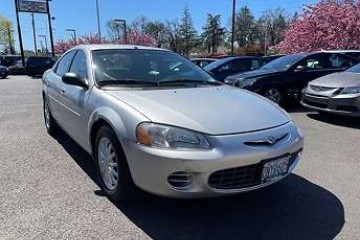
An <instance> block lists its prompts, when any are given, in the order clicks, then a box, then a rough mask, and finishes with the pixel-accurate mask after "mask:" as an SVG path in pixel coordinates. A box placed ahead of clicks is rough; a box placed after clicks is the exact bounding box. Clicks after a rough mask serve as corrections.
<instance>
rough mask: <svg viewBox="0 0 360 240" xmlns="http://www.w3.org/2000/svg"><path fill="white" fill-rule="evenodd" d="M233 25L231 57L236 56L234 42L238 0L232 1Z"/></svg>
mask: <svg viewBox="0 0 360 240" xmlns="http://www.w3.org/2000/svg"><path fill="white" fill-rule="evenodd" d="M232 3H233V5H232V23H231V55H234V41H235V10H236V0H232Z"/></svg>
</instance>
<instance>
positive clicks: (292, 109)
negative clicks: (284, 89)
mask: <svg viewBox="0 0 360 240" xmlns="http://www.w3.org/2000/svg"><path fill="white" fill-rule="evenodd" d="M282 107H283V108H284V109H285V110H286V111H287V112H289V113H313V112H314V111H313V110H311V109H308V108H305V107H303V106H302V105H301V104H300V103H286V104H285V105H283V106H282Z"/></svg>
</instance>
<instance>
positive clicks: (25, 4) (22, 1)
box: [18, 0, 48, 13]
mask: <svg viewBox="0 0 360 240" xmlns="http://www.w3.org/2000/svg"><path fill="white" fill-rule="evenodd" d="M18 7H19V9H18V10H19V12H33V13H47V12H48V11H47V6H46V2H44V1H42V2H39V1H28V0H18Z"/></svg>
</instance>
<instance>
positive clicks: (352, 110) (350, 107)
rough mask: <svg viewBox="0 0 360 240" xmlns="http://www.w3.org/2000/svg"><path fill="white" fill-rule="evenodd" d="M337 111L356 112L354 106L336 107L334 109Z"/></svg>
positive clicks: (356, 109)
mask: <svg viewBox="0 0 360 240" xmlns="http://www.w3.org/2000/svg"><path fill="white" fill-rule="evenodd" d="M336 109H337V110H340V111H346V112H357V111H358V108H357V107H355V106H338V107H336Z"/></svg>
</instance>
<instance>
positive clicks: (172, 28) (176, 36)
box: [165, 19, 181, 53]
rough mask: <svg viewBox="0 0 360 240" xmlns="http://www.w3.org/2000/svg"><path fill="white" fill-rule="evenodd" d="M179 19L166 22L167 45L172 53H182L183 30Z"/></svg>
mask: <svg viewBox="0 0 360 240" xmlns="http://www.w3.org/2000/svg"><path fill="white" fill-rule="evenodd" d="M180 25H181V24H180V22H179V20H178V19H174V20H166V21H165V28H166V32H165V43H166V44H168V48H169V49H171V50H172V51H175V52H178V53H180V48H181V30H180Z"/></svg>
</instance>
